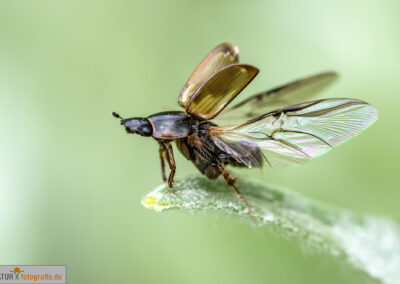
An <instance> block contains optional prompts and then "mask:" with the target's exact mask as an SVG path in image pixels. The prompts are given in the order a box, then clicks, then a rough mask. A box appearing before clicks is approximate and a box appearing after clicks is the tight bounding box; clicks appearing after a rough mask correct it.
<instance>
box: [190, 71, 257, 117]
mask: <svg viewBox="0 0 400 284" xmlns="http://www.w3.org/2000/svg"><path fill="white" fill-rule="evenodd" d="M257 73H258V69H257V68H256V67H254V66H251V65H248V64H232V65H229V66H226V67H225V68H222V69H221V70H219V71H218V72H216V73H214V75H212V76H211V77H210V78H208V79H207V80H206V81H205V82H204V83H203V84H202V85H201V86H200V87H199V89H198V90H197V91H196V92H195V93H194V94H193V95H192V97H191V98H190V100H189V102H188V103H187V105H186V112H187V113H190V114H192V115H194V116H197V117H199V118H202V119H212V118H214V117H215V116H217V115H218V114H219V113H220V112H221V111H222V110H223V109H224V108H225V107H226V106H227V105H228V104H229V103H230V102H231V101H232V100H233V99H234V98H235V97H236V96H237V95H238V94H239V93H240V92H241V91H242V90H243V89H244V88H245V87H246V86H247V84H249V83H250V82H251V80H253V79H254V77H255V76H256V75H257Z"/></svg>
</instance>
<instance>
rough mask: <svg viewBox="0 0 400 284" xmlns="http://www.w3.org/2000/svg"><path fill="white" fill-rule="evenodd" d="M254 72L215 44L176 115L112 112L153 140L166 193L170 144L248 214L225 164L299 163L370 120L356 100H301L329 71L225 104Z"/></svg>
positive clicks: (371, 112)
mask: <svg viewBox="0 0 400 284" xmlns="http://www.w3.org/2000/svg"><path fill="white" fill-rule="evenodd" d="M257 74H258V69H257V68H256V67H254V66H252V65H248V64H241V63H239V52H238V48H237V47H236V46H234V45H232V44H229V43H223V44H220V45H218V46H217V47H215V48H214V49H213V50H212V51H211V52H210V53H209V54H208V55H207V56H206V57H205V58H204V59H203V60H202V61H201V62H200V64H199V66H198V67H197V68H196V69H195V71H194V72H193V74H192V75H191V76H190V78H189V80H188V81H187V83H186V85H185V86H184V87H183V89H182V91H181V93H180V96H179V105H180V106H181V107H182V108H183V109H184V111H168V112H160V113H156V114H153V115H150V116H149V117H145V118H144V117H133V118H127V119H123V118H122V117H121V116H120V115H119V114H117V113H115V112H113V113H112V114H113V116H114V117H116V118H119V119H120V120H121V125H123V126H124V127H125V130H126V132H127V133H131V134H135V133H136V134H139V135H142V136H146V137H153V138H154V139H155V140H156V141H157V142H158V143H159V155H160V160H161V175H162V179H163V180H164V182H168V186H169V188H170V189H171V188H173V182H174V175H175V170H176V165H175V158H174V153H173V150H172V145H171V143H172V142H175V143H176V146H177V148H178V150H179V151H180V152H181V153H182V154H183V156H185V157H186V159H188V160H190V161H192V162H193V164H194V165H195V166H196V167H197V169H198V170H199V171H200V172H201V173H202V174H204V175H205V176H207V177H208V178H210V179H216V178H218V177H219V176H222V177H223V178H224V179H225V180H226V182H227V184H228V185H229V186H231V187H232V188H233V189H234V191H235V192H236V194H237V196H238V197H239V198H240V199H241V200H242V201H243V202H244V204H245V205H246V206H247V208H248V212H249V213H250V212H251V207H250V205H249V204H248V202H247V201H246V200H245V198H244V197H243V195H242V194H241V193H240V191H239V189H238V188H237V187H236V181H237V179H236V178H234V177H232V175H231V173H230V172H229V170H228V169H227V166H234V167H242V168H263V167H265V166H268V167H271V168H281V167H290V166H297V165H301V164H304V163H306V162H308V161H309V160H311V159H312V158H315V157H319V156H321V155H323V154H325V153H327V152H328V151H330V150H331V149H332V148H334V147H336V146H338V145H340V144H342V143H343V142H345V141H348V140H349V139H350V138H352V137H354V136H356V135H358V134H359V133H361V132H362V131H363V130H365V129H366V128H368V127H369V126H370V125H372V124H373V123H374V122H375V120H376V119H377V111H376V109H375V108H374V107H373V106H371V105H369V104H368V103H366V102H364V101H361V100H357V99H351V98H331V99H321V100H313V101H307V102H304V101H306V100H307V99H308V98H309V97H311V96H313V95H315V94H316V93H317V92H319V91H320V90H322V89H323V88H325V87H326V86H328V85H330V84H331V83H332V82H333V81H335V79H336V78H337V74H336V73H334V72H325V73H321V74H318V75H314V76H310V77H307V78H303V79H300V80H297V81H294V82H291V83H288V84H285V85H282V86H280V87H277V88H274V89H271V90H268V91H264V92H260V93H258V94H255V95H253V96H251V97H249V98H247V99H245V100H243V101H242V102H239V103H237V104H234V105H233V106H229V107H228V105H229V104H230V103H231V101H232V100H233V99H235V98H236V96H237V95H238V94H239V93H240V92H241V91H242V90H243V89H244V88H245V87H246V86H247V85H248V84H249V83H250V82H251V81H252V80H253V79H254V78H255V76H256V75H257ZM221 122H222V123H221ZM166 163H168V165H169V168H170V174H169V176H168V178H167V176H166V174H165V164H166Z"/></svg>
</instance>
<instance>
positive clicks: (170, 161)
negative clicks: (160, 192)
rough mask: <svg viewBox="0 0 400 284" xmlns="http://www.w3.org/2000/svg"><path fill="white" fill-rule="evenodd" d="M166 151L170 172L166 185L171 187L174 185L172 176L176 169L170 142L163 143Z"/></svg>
mask: <svg viewBox="0 0 400 284" xmlns="http://www.w3.org/2000/svg"><path fill="white" fill-rule="evenodd" d="M165 149H166V153H167V161H168V165H169V168H170V170H171V172H170V173H169V177H168V187H169V188H172V187H173V186H174V185H173V183H174V176H175V170H176V164H175V158H174V152H173V150H172V145H171V144H170V143H167V144H166V145H165Z"/></svg>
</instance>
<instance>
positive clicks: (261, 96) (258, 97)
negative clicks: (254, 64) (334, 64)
mask: <svg viewBox="0 0 400 284" xmlns="http://www.w3.org/2000/svg"><path fill="white" fill-rule="evenodd" d="M337 77H338V75H337V73H335V72H325V73H320V74H317V75H313V76H310V77H306V78H302V79H299V80H296V81H293V82H290V83H288V84H285V85H282V86H279V87H277V88H274V89H271V90H268V91H264V92H260V93H257V94H255V95H253V96H251V97H249V98H247V99H245V100H244V101H242V102H240V103H238V104H236V105H234V106H231V107H228V108H226V109H225V110H224V111H223V112H221V114H220V115H219V116H218V121H231V122H232V121H233V122H239V121H243V120H244V119H250V118H253V117H257V116H260V115H262V114H264V113H267V112H270V111H272V110H275V109H278V108H283V107H285V106H289V105H293V104H297V103H300V102H304V101H307V99H309V98H311V97H313V96H315V95H316V94H317V93H319V92H320V91H322V90H323V89H325V88H326V87H328V86H329V85H330V84H332V83H333V82H334V81H336V79H337Z"/></svg>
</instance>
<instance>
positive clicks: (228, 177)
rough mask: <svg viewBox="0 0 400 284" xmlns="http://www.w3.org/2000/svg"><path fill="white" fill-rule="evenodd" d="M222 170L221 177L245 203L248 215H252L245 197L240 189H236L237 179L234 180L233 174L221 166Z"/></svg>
mask: <svg viewBox="0 0 400 284" xmlns="http://www.w3.org/2000/svg"><path fill="white" fill-rule="evenodd" d="M219 168H220V170H221V175H222V176H223V177H224V179H225V181H226V183H227V184H228V185H229V186H231V187H232V188H233V190H234V191H235V192H236V195H237V196H238V197H239V198H240V199H241V200H242V201H243V203H244V204H245V205H246V207H247V210H248V213H249V214H250V213H251V211H252V209H251V207H250V205H249V203H248V202H247V200H246V199H245V198H244V196H243V195H242V194H241V193H240V191H239V189H238V188H237V187H236V182H237V178H232V176H231V174H230V173H229V172H228V171H227V170H226V168H224V167H222V166H220V167H219Z"/></svg>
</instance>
